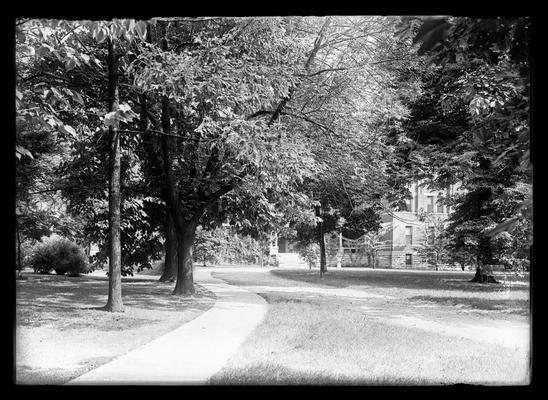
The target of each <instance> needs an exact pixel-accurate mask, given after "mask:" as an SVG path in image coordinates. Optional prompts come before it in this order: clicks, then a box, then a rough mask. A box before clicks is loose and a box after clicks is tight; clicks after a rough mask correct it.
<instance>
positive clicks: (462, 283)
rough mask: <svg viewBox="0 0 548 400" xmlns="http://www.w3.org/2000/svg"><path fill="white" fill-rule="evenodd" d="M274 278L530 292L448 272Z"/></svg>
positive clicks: (305, 273) (294, 273) (287, 273)
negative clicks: (477, 280) (485, 282)
mask: <svg viewBox="0 0 548 400" xmlns="http://www.w3.org/2000/svg"><path fill="white" fill-rule="evenodd" d="M270 272H271V273H272V274H273V275H275V276H278V277H280V278H285V279H291V280H294V281H301V282H306V283H313V284H320V285H327V286H333V287H340V288H346V287H349V286H369V287H378V288H401V289H435V290H455V291H466V292H482V293H484V292H500V291H528V290H529V286H528V285H526V284H522V285H505V284H501V285H496V284H483V283H473V282H470V280H471V279H472V278H473V277H474V273H473V272H470V273H461V272H448V271H412V272H410V271H398V270H373V269H371V270H360V271H355V270H344V269H343V270H331V271H328V273H327V274H325V275H324V276H323V277H322V278H320V277H319V274H318V271H310V270H302V269H301V270H297V269H295V270H289V269H284V270H271V271H270Z"/></svg>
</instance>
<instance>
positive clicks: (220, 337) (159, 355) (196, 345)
mask: <svg viewBox="0 0 548 400" xmlns="http://www.w3.org/2000/svg"><path fill="white" fill-rule="evenodd" d="M194 276H195V280H196V282H197V283H199V284H200V285H202V286H204V287H206V288H207V289H209V290H211V291H212V292H214V293H215V295H216V296H217V302H216V303H215V305H214V306H213V307H212V308H211V309H209V310H208V311H206V312H205V313H204V314H202V315H200V316H199V317H198V318H196V319H194V320H192V321H190V322H188V323H186V324H185V325H183V326H181V327H180V328H177V329H175V330H174V331H171V332H170V333H168V334H166V335H164V336H161V337H159V338H157V339H155V340H153V341H151V342H149V343H147V344H145V345H143V346H141V347H140V348H138V349H135V350H133V351H131V352H129V353H127V354H125V355H123V356H121V357H119V358H116V359H115V360H113V361H111V362H109V363H106V364H104V365H102V366H100V367H99V368H96V369H94V370H92V371H90V372H88V373H86V374H84V375H81V376H80V377H78V378H76V379H74V380H72V381H70V382H68V383H67V384H68V385H109V384H110V385H139V384H140V385H162V384H163V385H203V384H206V383H207V382H208V379H209V378H210V377H211V376H212V375H214V374H215V373H216V372H217V371H219V370H220V369H221V368H222V367H223V365H224V364H225V363H226V362H227V360H228V359H229V358H230V357H231V356H232V355H233V354H234V353H235V352H236V351H237V350H238V348H239V346H240V345H241V344H242V343H243V342H244V340H245V339H246V338H247V336H248V335H249V334H250V333H251V331H253V329H254V328H255V327H256V326H257V325H258V324H259V323H260V322H261V321H262V319H263V317H264V315H265V313H266V302H265V301H264V299H263V298H262V297H260V296H258V295H256V294H254V293H251V292H249V291H246V290H245V289H240V288H238V287H236V286H232V285H228V284H227V283H225V282H224V281H222V280H219V279H215V278H213V277H212V276H211V273H210V271H208V270H204V269H199V270H196V271H195V273H194Z"/></svg>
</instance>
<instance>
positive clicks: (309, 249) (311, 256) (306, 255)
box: [296, 242, 320, 268]
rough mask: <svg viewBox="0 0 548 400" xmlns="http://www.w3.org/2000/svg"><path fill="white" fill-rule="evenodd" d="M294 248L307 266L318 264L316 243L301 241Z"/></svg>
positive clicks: (318, 252) (318, 249)
mask: <svg viewBox="0 0 548 400" xmlns="http://www.w3.org/2000/svg"><path fill="white" fill-rule="evenodd" d="M296 250H297V253H298V254H299V256H300V257H301V258H302V259H303V260H304V261H305V262H306V263H307V264H308V267H309V268H312V267H315V266H316V265H319V262H320V246H319V245H318V244H317V243H306V244H304V243H302V242H298V243H297V245H296Z"/></svg>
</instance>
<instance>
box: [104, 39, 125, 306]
mask: <svg viewBox="0 0 548 400" xmlns="http://www.w3.org/2000/svg"><path fill="white" fill-rule="evenodd" d="M108 83H109V88H108V95H109V99H108V101H109V107H108V109H109V112H112V111H116V110H118V101H119V94H118V57H117V55H116V54H115V51H114V43H113V42H112V40H111V39H108ZM109 131H110V158H109V174H110V179H109V198H108V217H109V265H108V272H109V276H108V300H107V304H106V306H105V309H106V310H107V311H114V312H120V311H123V303H122V252H121V245H120V203H121V193H120V168H121V167H120V165H121V155H120V133H119V132H118V129H115V128H113V127H110V128H109Z"/></svg>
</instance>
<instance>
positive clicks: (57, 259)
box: [29, 235, 88, 276]
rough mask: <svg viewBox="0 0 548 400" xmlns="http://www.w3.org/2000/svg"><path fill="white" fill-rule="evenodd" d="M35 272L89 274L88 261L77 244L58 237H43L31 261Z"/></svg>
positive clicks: (72, 274) (35, 248)
mask: <svg viewBox="0 0 548 400" xmlns="http://www.w3.org/2000/svg"><path fill="white" fill-rule="evenodd" d="M29 264H30V266H31V267H32V268H33V269H34V272H38V273H41V274H47V273H50V272H51V271H52V270H53V271H55V273H56V274H58V275H64V274H67V275H69V276H79V275H80V274H81V273H86V272H88V260H87V256H86V254H85V253H84V250H83V249H82V248H81V247H80V246H78V245H77V244H76V243H74V242H72V241H70V240H68V239H66V238H63V237H61V236H58V235H51V236H49V237H43V238H42V240H41V241H40V242H39V243H37V244H36V246H35V247H34V249H33V252H32V254H31V256H30V259H29Z"/></svg>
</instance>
